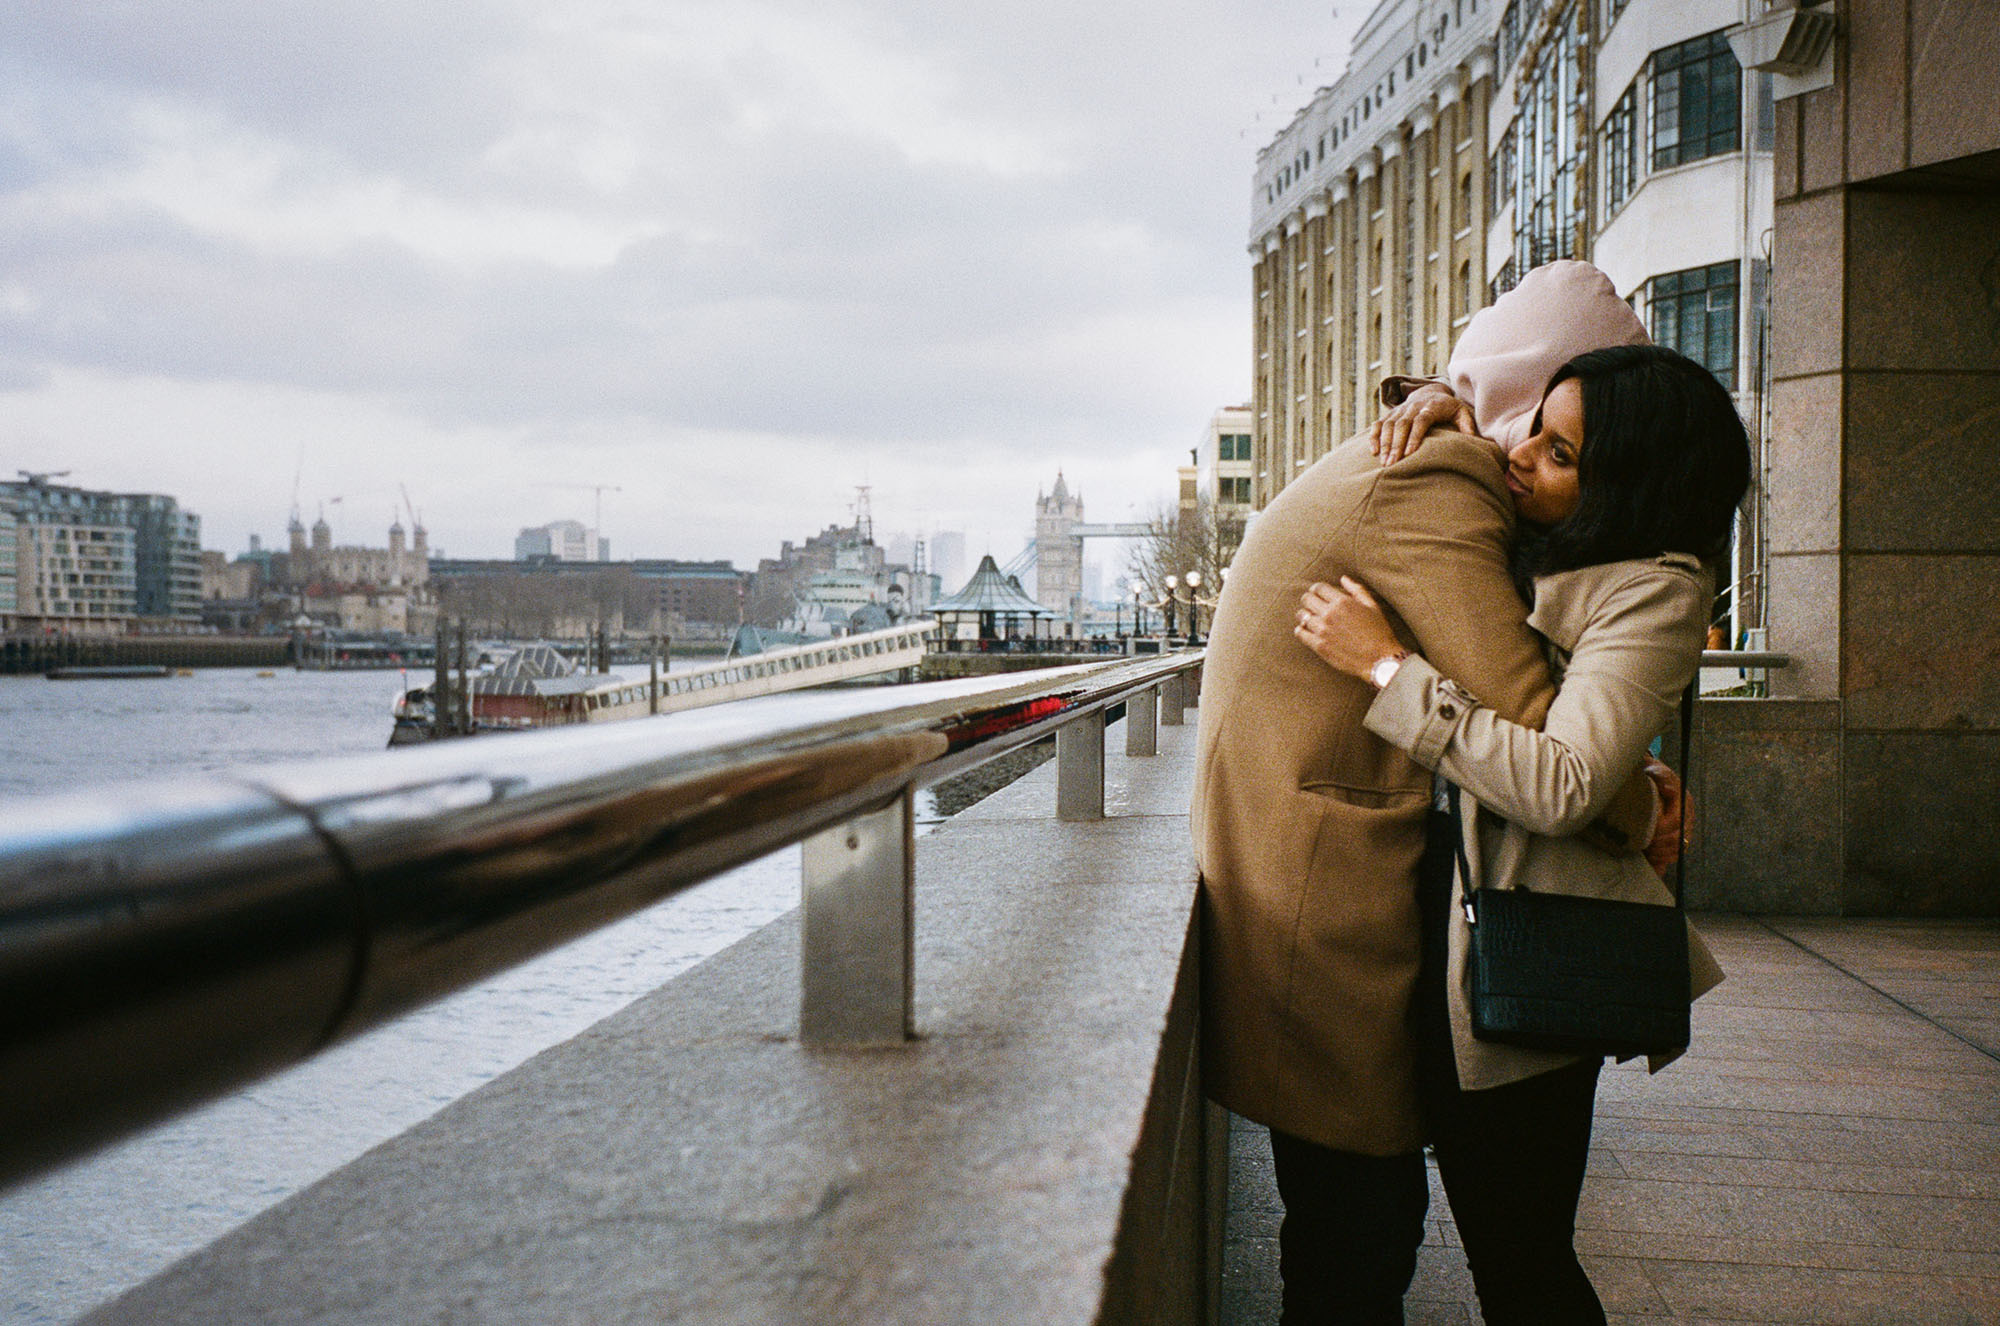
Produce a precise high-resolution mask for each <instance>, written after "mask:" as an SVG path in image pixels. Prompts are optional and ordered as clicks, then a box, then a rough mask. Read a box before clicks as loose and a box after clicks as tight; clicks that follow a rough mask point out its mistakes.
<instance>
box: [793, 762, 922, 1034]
mask: <svg viewBox="0 0 2000 1326" xmlns="http://www.w3.org/2000/svg"><path fill="white" fill-rule="evenodd" d="M915 823H916V817H915V814H914V807H913V803H912V800H911V794H910V790H909V789H908V788H904V789H903V791H902V792H900V793H899V794H898V795H897V797H896V799H895V801H893V802H891V803H890V804H889V805H888V806H885V807H884V808H883V809H881V810H877V811H872V812H870V813H869V814H866V815H862V816H860V817H858V818H856V819H852V820H849V821H848V822H847V823H845V824H841V825H837V826H835V827H834V828H831V829H828V830H826V831H825V832H824V833H820V834H816V835H814V836H813V837H811V838H808V839H806V841H805V845H804V851H803V858H802V868H801V871H800V874H801V876H802V879H801V883H802V885H803V889H802V892H803V894H804V905H803V906H802V907H801V909H800V912H801V915H800V921H799V930H800V945H799V948H800V953H799V958H800V963H799V965H800V972H799V977H800V998H799V1039H800V1040H801V1041H803V1042H805V1043H806V1044H807V1045H814V1046H839V1045H885V1044H896V1043H900V1042H902V1041H904V1040H907V1039H908V1038H909V1035H910V1031H911V1025H910V998H911V975H912V972H911V968H912V963H913V957H912V952H913V940H912V935H913V930H914V926H913V923H912V915H911V911H912V909H911V894H912V892H913V890H914V889H915V886H916V875H915V868H914V867H915V861H916V839H915V828H914V826H915Z"/></svg>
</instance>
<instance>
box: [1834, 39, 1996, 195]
mask: <svg viewBox="0 0 2000 1326" xmlns="http://www.w3.org/2000/svg"><path fill="white" fill-rule="evenodd" d="M1872 3H1880V0H1862V3H1861V4H1859V5H1852V6H1849V9H1850V10H1855V9H1866V8H1868V7H1869V5H1870V4H1872ZM1909 5H1910V76H1909V86H1910V87H1911V88H1913V89H1915V90H1916V91H1917V93H1918V95H1915V96H1912V97H1911V99H1910V103H1911V104H1910V158H1911V160H1910V164H1911V165H1916V166H1927V165H1934V164H1936V163H1937V162H1940V161H1949V160H1951V159H1952V158H1953V157H1962V156H1966V155H1969V154H1971V153H1973V152H1990V151H1992V150H1994V149H1995V148H2000V98H1996V97H1995V96H1994V95H1993V77H1994V70H1996V69H2000V5H1997V4H1995V3H1994V2H1993V0H1909ZM1850 21H1852V18H1851V15H1850Z"/></svg>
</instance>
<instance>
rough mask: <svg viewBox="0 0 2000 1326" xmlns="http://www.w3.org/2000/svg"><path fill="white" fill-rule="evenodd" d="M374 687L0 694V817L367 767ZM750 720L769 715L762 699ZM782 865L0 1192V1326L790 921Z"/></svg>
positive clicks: (222, 1224) (205, 1227)
mask: <svg viewBox="0 0 2000 1326" xmlns="http://www.w3.org/2000/svg"><path fill="white" fill-rule="evenodd" d="M401 684H402V681H401V679H400V678H399V676H398V674H396V673H394V672H347V673H337V672H336V673H327V672H318V673H314V672H294V671H291V670H289V669H285V670H278V671H274V672H272V673H269V674H261V673H258V672H256V671H252V670H248V669H216V670H212V671H203V672H197V673H195V674H194V675H192V676H184V677H172V678H162V679H147V680H136V681H90V682H50V681H46V680H44V679H42V678H40V677H0V798H4V799H5V800H6V802H7V803H8V804H10V805H14V806H19V805H20V804H21V803H22V802H23V800H24V799H31V798H37V797H47V796H58V795H63V794H67V793H75V792H80V791H86V790H89V789H93V788H98V787H101V786H103V785H105V784H109V783H115V782H123V781H130V780H135V779H157V778H170V777H186V776H188V775H191V774H200V773H215V772H220V771H223V770H226V769H230V768H237V767H242V766H246V765H255V764H269V763H273V762H278V761H292V760H312V759H316V758H324V757H329V756H334V755H351V754H358V753H363V752H370V751H377V750H381V749H382V748H383V747H384V746H385V744H386V743H387V740H388V733H389V706H390V704H391V702H392V701H393V700H394V698H395V695H396V693H397V690H398V688H399V686H400V685H401ZM745 703H752V704H782V703H784V697H782V696H773V697H770V698H769V699H767V700H762V701H747V702H745ZM798 872H799V864H798V849H797V848H792V849H789V850H787V851H783V852H779V853H777V854H775V855H773V856H771V857H767V858H765V859H764V860H762V861H757V862H754V863H752V864H751V865H749V866H746V867H743V868H742V869H739V870H736V871H732V872H730V873H729V874H727V875H723V876H720V877H718V878H716V879H714V880H711V881H710V882H708V883H706V884H704V885H702V886H701V887H699V888H697V889H694V890H691V891H689V892H688V893H685V894H683V895H681V896H679V897H677V898H673V899H671V900H669V901H667V902H664V903H661V904H660V905H658V906H656V907H653V908H651V909H649V910H648V911H646V912H644V913H641V914H640V915H638V916H635V917H632V918H630V919H629V920H626V921H624V922H621V923H619V924H617V925H615V926H611V927H608V928H606V929H604V930H601V931H599V932H597V933H596V934H593V935H589V936H586V937H584V938H582V939H579V940H577V941H575V942H574V943H571V944H569V945H567V946H565V947H563V948H561V949H558V950H556V951H554V952H552V953H548V954H545V955H543V956H542V957H540V958H537V959H535V960H533V961H531V962H527V963H524V964H522V965H521V966H519V967H516V968H514V969H513V970H511V971H508V972H504V973H502V974H501V975H499V976H496V977H494V978H492V979H490V980H488V981H485V982H483V983H481V984H480V985H477V986H474V987H471V988H470V989H467V990H464V991H461V992H460V993H458V994H456V995H453V996H452V997H450V998H448V999H445V1000H442V1001H440V1002H438V1003H436V1004H433V1005H431V1006H430V1007H428V1008H425V1009H421V1010H419V1011H417V1012H415V1013H413V1014H410V1015H409V1016H407V1017H404V1018H402V1019H401V1020H399V1021H397V1022H394V1023H391V1024H389V1025H387V1026H384V1027H380V1028H377V1029H376V1030H374V1031H371V1032H369V1033H367V1034H366V1035H363V1036H360V1037H357V1038H356V1039H354V1040H352V1041H349V1042H347V1043H345V1044H343V1045H340V1046H338V1047H335V1048H334V1049H332V1050H330V1051H328V1052H326V1053H325V1054H322V1055H320V1056H319V1057H318V1058H316V1059H314V1060H312V1061H311V1062H309V1063H306V1064H303V1065H300V1066H299V1067H297V1068H294V1069H291V1070H289V1071H287V1072H284V1073H280V1074H278V1075H276V1076H273V1077H270V1078H267V1079H265V1080H264V1081H262V1082H260V1083H258V1084H256V1085H255V1086H253V1087H251V1088H249V1089H247V1090H245V1091H242V1092H240V1093H238V1094H236V1095H233V1096H229V1097H225V1098H223V1099H221V1100H218V1101H216V1102H214V1103H212V1104H210V1105H207V1106H204V1107H202V1108H200V1109H197V1110H194V1111H191V1112H189V1113H187V1114H184V1115H182V1116H180V1117H179V1118H176V1119H173V1120H170V1121H168V1122H166V1123H164V1124H161V1125H159V1126H157V1127H154V1128H152V1129H150V1130H148V1131H146V1132H144V1133H141V1134H138V1135H136V1136H133V1137H130V1138H127V1139H125V1140H123V1141H121V1142H118V1143H116V1144H113V1145H112V1146H109V1147H107V1148H105V1149H103V1150H101V1151H99V1152H98V1153H96V1154H95V1155H92V1156H90V1157H88V1158H86V1159H84V1160H82V1161H80V1162H77V1163H75V1164H72V1165H70V1166H69V1167H67V1168H65V1169H61V1170H58V1171H56V1172H54V1173H52V1174H48V1175H45V1176H42V1177H41V1178H39V1179H36V1180H34V1181H31V1182H29V1183H26V1184H23V1185H20V1186H18V1187H16V1188H13V1189H11V1190H8V1191H6V1192H3V1193H0V1321H5V1322H9V1323H16V1322H18V1323H55V1322H66V1321H70V1320H73V1319H74V1318H75V1317H77V1316H79V1315H80V1314H82V1313H85V1312H87V1311H89V1310H90V1309H91V1308H92V1307H94V1306H96V1305H97V1304H99V1303H102V1302H104V1301H106V1300H107V1299H109V1298H111V1297H113V1296H115V1295H116V1294H118V1293H120V1292H122V1291H123V1290H125V1289H127V1288H129V1287H131V1286H132V1285H134V1284H137V1283H138V1282H139V1281H141V1280H143V1279H145V1278H146V1277H147V1276H149V1275H152V1274H153V1273H155V1272H156V1271H159V1270H161V1269H162V1268H164V1267H165V1266H167V1265H168V1264H169V1263H171V1262H172V1261H174V1260H175V1259H176V1258H178V1257H180V1256H182V1255H184V1254H186V1253H188V1252H191V1251H193V1250H194V1249H196V1248H199V1247H201V1246H202V1245H204V1244H206V1243H208V1242H209V1241H211V1240H213V1239H215V1238H217V1237H219V1236H220V1235H222V1234H224V1233H226V1232H227V1231H228V1230H230V1229H232V1228H233V1227H235V1226H236V1225H238V1224H240V1223H242V1222H243V1221H245V1220H247V1219H249V1218H250V1217H251V1216H253V1215H256V1214H257V1213H258V1212H260V1211H262V1210H264V1209H266V1208H267V1207H269V1206H271V1205H273V1204H275V1203H276V1202H278V1201H280V1200H282V1199H283V1198H285V1197H287V1196H289V1195H290V1194H292V1193H294V1192H297V1191H298V1190H299V1189H301V1188H303V1187H305V1186H307V1185H308V1184H310V1183H312V1182H313V1181H314V1180H316V1179H318V1178H320V1177H321V1176H322V1175H324V1174H327V1173H328V1172H330V1171H332V1170H333V1169H335V1168H337V1167H339V1166H340V1165H342V1164H344V1163H346V1162H347V1161H349V1160H351V1159H353V1158H354V1157H356V1156H358V1155H360V1154H361V1153H362V1152H363V1151H366V1150H367V1149H368V1148H370V1147H372V1146H374V1145H376V1144H377V1143H379V1142H383V1141H386V1140H387V1139H389V1138H390V1137H393V1136H395V1135H396V1134H397V1133H399V1132H401V1131H403V1130H404V1129H406V1128H409V1127H410V1126H412V1125H413V1124H416V1123H418V1122H420V1121H421V1120H423V1119H424V1118H426V1117H428V1116H429V1115H431V1114H433V1113H435V1112H436V1111H437V1110H439V1109H441V1108H443V1107H444V1106H445V1105H447V1104H449V1103H450V1102H451V1101H452V1100H454V1099H456V1098H457V1097H459V1096H462V1095H464V1094H465V1093H466V1092H468V1091H470V1090H472V1089H473V1088H475V1087H477V1086H479V1085H480V1084H481V1083H483V1082H485V1081H488V1080H489V1079H491V1078H493V1077H495V1076H497V1075H498V1074H500V1073H503V1072H505V1071H506V1070H507V1069H509V1068H512V1067H514V1066H515V1065H517V1064H520V1063H522V1062H523V1061H525V1060H526V1059H528V1058H529V1057H530V1056H532V1055H534V1054H536V1053H538V1052H539V1051H541V1050H543V1049H546V1048H548V1047H549V1046H551V1045H554V1044H557V1043H558V1042H560V1041H563V1040H566V1039H568V1038H569V1037H571V1036H574V1035H576V1034H577V1033H578V1032H580V1031H582V1030H583V1029H584V1028H586V1027H588V1026H589V1025H591V1024H592V1023H594V1022H596V1021H598V1020H599V1019H601V1018H603V1017H605V1016H607V1015H609V1014H610V1013H613V1012H615V1011H617V1010H618V1009H619V1008H622V1007H623V1006H625V1005H626V1004H628V1003H630V1002H631V1001H632V1000H634V999H636V998H638V997H639V996H640V995H642V994H645V993H646V992H648V991H650V990H653V989H656V988H658V987H659V986H660V985H661V984H662V983H664V982H666V981H667V980H669V979H671V978H672V977H673V976H674V975H676V974H677V973H679V972H681V971H683V970H685V969H687V968H688V967H691V966H693V965H694V964H695V963H697V962H699V961H701V960H702V959H703V958H705V957H707V956H709V955H710V954H713V953H715V952H717V951H719V950H721V949H722V948H724V947H726V946H728V945H729V944H731V943H733V942H735V941H736V940H737V939H740V938H741V937H743V936H744V935H746V934H748V933H750V932H751V931H753V930H755V929H757V928H758V927H759V926H762V925H765V924H767V923H768V922H770V921H772V920H775V919H776V918H777V917H779V916H780V915H782V914H784V913H785V912H787V911H789V910H791V909H792V908H793V907H795V906H797V905H798V896H799V873H798Z"/></svg>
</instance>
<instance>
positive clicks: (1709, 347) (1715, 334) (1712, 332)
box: [1646, 262, 1737, 391]
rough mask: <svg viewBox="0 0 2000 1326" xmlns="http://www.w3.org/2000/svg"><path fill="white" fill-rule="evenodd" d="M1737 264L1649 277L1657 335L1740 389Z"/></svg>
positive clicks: (1649, 312)
mask: <svg viewBox="0 0 2000 1326" xmlns="http://www.w3.org/2000/svg"><path fill="white" fill-rule="evenodd" d="M1736 282H1737V276H1736V264H1735V263H1733V262H1718V263H1714V264H1711V265H1710V266H1707V267H1690V268H1688V269H1687V270H1686V271H1684V272H1668V273H1667V274H1666V275H1664V276H1656V277H1654V278H1653V279H1652V280H1650V281H1648V282H1646V319H1647V321H1648V322H1649V323H1650V324H1651V326H1650V328H1649V330H1650V331H1651V332H1652V334H1653V340H1654V341H1655V342H1657V343H1658V344H1660V345H1664V346H1668V347H1670V348H1672V349H1675V350H1678V351H1680V352H1681V353H1682V354H1684V355H1686V356H1687V357H1688V358H1690V359H1692V360H1694V361H1695V362H1696V363H1697V364H1700V365H1702V366H1703V367H1704V368H1706V369H1708V371H1709V372H1711V373H1713V374H1715V376H1716V380H1717V381H1719V382H1721V383H1722V385H1723V386H1725V387H1727V388H1729V390H1731V391H1734V390H1736Z"/></svg>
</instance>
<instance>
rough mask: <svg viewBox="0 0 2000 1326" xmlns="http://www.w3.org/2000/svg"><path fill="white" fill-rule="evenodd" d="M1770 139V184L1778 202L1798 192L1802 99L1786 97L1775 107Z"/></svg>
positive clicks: (1796, 194) (1795, 195)
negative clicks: (1800, 105) (1800, 107)
mask: <svg viewBox="0 0 2000 1326" xmlns="http://www.w3.org/2000/svg"><path fill="white" fill-rule="evenodd" d="M1773 120H1774V125H1773V130H1774V131H1773V135H1772V140H1771V149H1772V150H1771V183H1772V188H1773V196H1774V197H1775V198H1776V199H1777V201H1779V202H1784V201H1786V200H1787V199H1790V198H1795V197H1797V196H1798V192H1799V99H1798V98H1797V97H1787V98H1785V99H1784V100H1783V101H1780V102H1779V103H1778V104H1777V106H1776V107H1774V115H1773Z"/></svg>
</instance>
